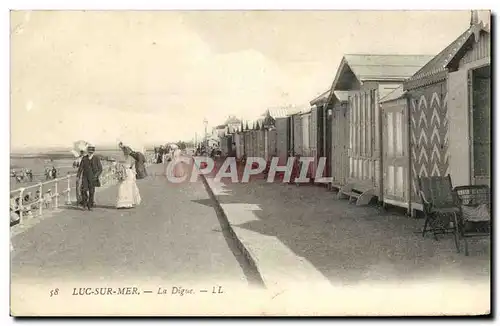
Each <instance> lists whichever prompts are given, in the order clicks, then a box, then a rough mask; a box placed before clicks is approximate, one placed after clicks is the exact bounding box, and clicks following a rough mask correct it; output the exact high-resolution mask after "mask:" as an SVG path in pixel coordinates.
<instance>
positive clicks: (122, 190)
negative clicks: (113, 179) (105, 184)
mask: <svg viewBox="0 0 500 326" xmlns="http://www.w3.org/2000/svg"><path fill="white" fill-rule="evenodd" d="M135 180H136V179H135V171H132V169H127V170H126V177H125V179H124V180H123V181H122V182H121V183H120V186H119V187H118V198H117V200H116V207H117V208H132V207H134V206H137V205H140V204H141V194H140V193H139V188H138V187H137V184H136V182H135Z"/></svg>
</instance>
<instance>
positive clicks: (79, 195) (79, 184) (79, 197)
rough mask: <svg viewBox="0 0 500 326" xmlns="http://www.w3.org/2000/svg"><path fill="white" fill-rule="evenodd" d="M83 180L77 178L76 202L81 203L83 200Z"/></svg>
mask: <svg viewBox="0 0 500 326" xmlns="http://www.w3.org/2000/svg"><path fill="white" fill-rule="evenodd" d="M81 188H82V182H81V181H80V180H79V179H78V178H77V179H76V203H77V204H80V203H81V202H82V189H81Z"/></svg>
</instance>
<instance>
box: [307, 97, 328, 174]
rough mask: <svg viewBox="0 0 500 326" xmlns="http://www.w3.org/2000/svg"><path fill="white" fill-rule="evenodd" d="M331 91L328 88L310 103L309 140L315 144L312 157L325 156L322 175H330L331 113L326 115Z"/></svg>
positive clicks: (317, 158)
mask: <svg viewBox="0 0 500 326" xmlns="http://www.w3.org/2000/svg"><path fill="white" fill-rule="evenodd" d="M330 93H331V91H330V90H328V91H326V92H324V93H322V94H320V95H319V96H318V97H316V98H315V99H314V100H312V101H311V102H310V104H311V134H310V136H311V141H310V143H311V144H313V145H314V146H315V148H314V149H313V153H312V155H313V157H315V158H316V160H319V158H321V157H325V158H326V165H325V168H324V172H323V177H330V176H331V169H332V162H331V159H330V158H331V148H332V147H331V131H332V130H331V123H330V120H331V115H330V116H328V114H327V112H328V105H327V104H328V99H329V97H330Z"/></svg>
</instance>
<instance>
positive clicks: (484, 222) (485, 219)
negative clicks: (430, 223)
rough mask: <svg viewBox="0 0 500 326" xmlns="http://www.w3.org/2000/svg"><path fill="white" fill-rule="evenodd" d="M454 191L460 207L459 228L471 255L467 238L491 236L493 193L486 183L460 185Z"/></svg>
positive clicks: (466, 252) (466, 250)
mask: <svg viewBox="0 0 500 326" xmlns="http://www.w3.org/2000/svg"><path fill="white" fill-rule="evenodd" d="M454 192H455V194H456V198H457V200H458V203H457V205H458V207H459V209H460V213H461V214H460V220H459V221H458V230H459V235H460V240H461V241H463V242H464V245H465V255H466V256H468V255H469V246H468V243H467V238H471V237H489V236H490V233H491V193H490V188H489V187H488V186H486V185H475V186H459V187H455V189H454Z"/></svg>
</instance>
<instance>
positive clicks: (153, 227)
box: [11, 165, 248, 295]
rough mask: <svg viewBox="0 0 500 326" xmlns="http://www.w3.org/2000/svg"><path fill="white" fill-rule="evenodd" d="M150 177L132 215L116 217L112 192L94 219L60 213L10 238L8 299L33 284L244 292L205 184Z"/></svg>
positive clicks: (153, 173)
mask: <svg viewBox="0 0 500 326" xmlns="http://www.w3.org/2000/svg"><path fill="white" fill-rule="evenodd" d="M148 172H149V174H150V176H149V177H147V178H146V179H143V180H139V181H138V187H139V189H140V193H141V196H142V203H141V205H140V206H138V207H137V208H134V209H130V210H117V209H116V208H115V201H116V196H117V185H112V186H109V187H106V188H103V189H101V191H99V192H98V193H97V196H96V205H97V207H96V208H95V209H94V210H93V211H85V210H81V209H78V208H71V207H66V208H62V209H61V211H60V212H58V213H54V214H52V215H51V216H48V217H44V218H43V220H41V221H40V222H39V223H36V224H32V225H31V226H30V227H25V228H24V229H21V230H19V229H18V230H17V231H14V230H13V235H14V236H13V238H12V243H13V245H14V248H15V250H14V252H12V259H11V280H12V286H13V287H12V293H13V295H16V294H17V295H20V292H21V291H20V290H19V291H16V290H15V289H16V286H17V289H20V288H24V289H25V291H26V284H33V283H35V284H54V283H58V284H61V283H64V282H77V283H78V284H81V285H82V284H84V283H85V282H87V281H100V282H118V283H119V282H121V283H127V282H128V283H130V282H141V283H143V284H144V283H148V284H157V285H162V284H165V285H174V284H182V285H183V286H184V287H185V286H187V285H189V284H197V283H203V284H207V286H208V285H211V284H213V285H215V284H218V285H227V284H231V287H232V288H235V284H236V285H237V286H243V287H245V286H248V281H247V278H246V277H245V270H244V268H245V266H244V265H243V262H242V260H241V259H240V258H241V257H238V253H237V252H236V251H234V250H233V249H234V248H232V247H231V244H230V242H229V241H228V239H226V238H225V236H224V234H223V232H222V230H221V227H220V224H219V221H218V218H217V215H216V212H215V210H214V209H213V205H212V204H211V200H210V199H209V196H208V194H207V192H206V189H205V187H204V186H203V183H202V182H201V181H199V182H195V183H190V182H186V183H182V184H172V183H168V182H167V180H166V177H165V176H164V175H163V173H164V166H163V165H153V166H150V167H149V170H148ZM27 225H29V223H28V224H27ZM226 288H227V286H226ZM68 291H69V290H68Z"/></svg>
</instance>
